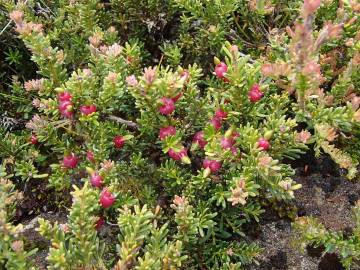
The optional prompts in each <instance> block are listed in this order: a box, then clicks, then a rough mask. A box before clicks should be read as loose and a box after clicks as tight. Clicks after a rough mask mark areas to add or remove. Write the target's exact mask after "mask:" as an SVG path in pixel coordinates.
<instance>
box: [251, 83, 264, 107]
mask: <svg viewBox="0 0 360 270" xmlns="http://www.w3.org/2000/svg"><path fill="white" fill-rule="evenodd" d="M263 96H264V94H263V93H262V92H261V90H260V86H259V85H258V84H254V85H253V86H252V87H251V89H250V91H249V93H248V97H249V100H250V101H251V102H253V103H255V102H257V101H259V100H260V99H261V98H262V97H263Z"/></svg>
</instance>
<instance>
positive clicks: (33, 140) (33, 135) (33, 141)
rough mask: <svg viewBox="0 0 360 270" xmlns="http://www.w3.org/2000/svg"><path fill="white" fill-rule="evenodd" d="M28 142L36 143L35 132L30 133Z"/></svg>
mask: <svg viewBox="0 0 360 270" xmlns="http://www.w3.org/2000/svg"><path fill="white" fill-rule="evenodd" d="M30 143H31V144H34V145H35V144H37V143H38V139H37V137H36V135H35V134H32V135H31V137H30Z"/></svg>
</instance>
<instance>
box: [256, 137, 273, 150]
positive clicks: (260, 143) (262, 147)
mask: <svg viewBox="0 0 360 270" xmlns="http://www.w3.org/2000/svg"><path fill="white" fill-rule="evenodd" d="M257 144H258V147H259V149H260V150H262V151H266V150H268V149H269V148H270V143H269V141H268V140H266V139H265V138H260V139H259V140H258V141H257Z"/></svg>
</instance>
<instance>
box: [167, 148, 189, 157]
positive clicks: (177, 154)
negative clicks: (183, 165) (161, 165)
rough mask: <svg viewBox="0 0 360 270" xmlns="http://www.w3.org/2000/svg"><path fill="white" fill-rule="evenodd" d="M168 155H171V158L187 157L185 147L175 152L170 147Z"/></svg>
mask: <svg viewBox="0 0 360 270" xmlns="http://www.w3.org/2000/svg"><path fill="white" fill-rule="evenodd" d="M168 154H169V157H171V158H172V159H173V160H182V159H183V158H184V157H187V156H188V154H187V149H186V148H185V147H184V148H182V149H181V150H180V151H179V152H176V151H175V150H174V149H172V148H170V150H169V152H168Z"/></svg>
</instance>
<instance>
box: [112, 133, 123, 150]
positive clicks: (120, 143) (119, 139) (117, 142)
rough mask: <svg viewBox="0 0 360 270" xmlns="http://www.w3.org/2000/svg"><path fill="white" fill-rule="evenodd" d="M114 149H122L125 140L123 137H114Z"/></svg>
mask: <svg viewBox="0 0 360 270" xmlns="http://www.w3.org/2000/svg"><path fill="white" fill-rule="evenodd" d="M113 142H114V146H115V148H118V149H119V148H122V147H123V146H124V144H125V139H124V137H123V136H120V135H116V136H115V137H114V139H113Z"/></svg>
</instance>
